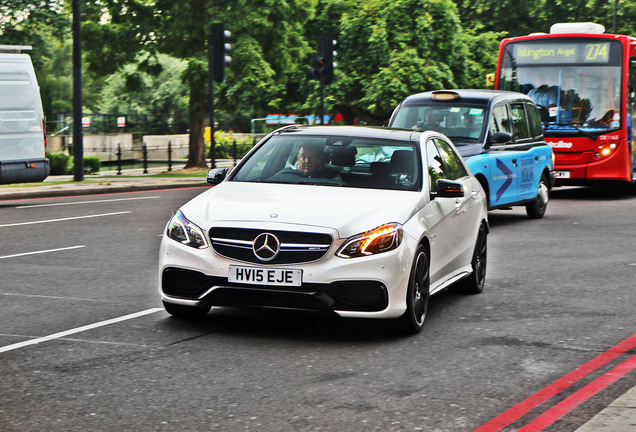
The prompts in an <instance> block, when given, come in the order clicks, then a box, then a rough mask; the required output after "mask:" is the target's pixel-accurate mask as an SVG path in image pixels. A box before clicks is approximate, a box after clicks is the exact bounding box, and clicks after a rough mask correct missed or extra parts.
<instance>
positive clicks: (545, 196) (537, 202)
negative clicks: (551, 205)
mask: <svg viewBox="0 0 636 432" xmlns="http://www.w3.org/2000/svg"><path fill="white" fill-rule="evenodd" d="M549 194H550V190H549V189H548V181H547V179H546V177H545V174H543V175H542V176H541V180H540V181H539V189H538V190H537V196H536V198H535V199H534V201H532V202H531V203H530V204H528V205H527V206H526V213H528V217H529V218H530V219H541V218H542V217H543V215H544V214H545V210H546V209H547V208H548V200H549Z"/></svg>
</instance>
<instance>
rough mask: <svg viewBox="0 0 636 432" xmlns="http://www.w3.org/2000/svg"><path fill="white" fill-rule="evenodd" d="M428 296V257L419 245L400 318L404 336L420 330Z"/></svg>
mask: <svg viewBox="0 0 636 432" xmlns="http://www.w3.org/2000/svg"><path fill="white" fill-rule="evenodd" d="M429 296H430V273H429V266H428V257H427V256H426V250H425V249H424V246H422V245H420V246H419V247H418V248H417V251H416V253H415V259H414V260H413V266H412V267H411V276H410V278H409V286H408V289H407V293H406V311H405V312H404V315H402V316H401V317H400V327H401V330H402V331H403V332H404V333H406V334H416V333H419V332H420V331H421V330H422V326H423V325H424V319H425V318H426V312H427V311H428V298H429Z"/></svg>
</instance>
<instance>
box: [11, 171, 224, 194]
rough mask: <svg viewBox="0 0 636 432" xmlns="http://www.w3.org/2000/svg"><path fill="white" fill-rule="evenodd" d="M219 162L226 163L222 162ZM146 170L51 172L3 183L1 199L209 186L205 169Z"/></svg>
mask: <svg viewBox="0 0 636 432" xmlns="http://www.w3.org/2000/svg"><path fill="white" fill-rule="evenodd" d="M225 165H228V163H226V164H225ZM218 166H220V167H222V166H224V165H223V164H222V163H219V164H218ZM229 166H231V164H229V165H228V167H229ZM181 168H183V167H182V166H175V167H173V170H174V171H176V172H178V170H180V169H181ZM143 171H144V170H143V169H141V168H137V169H128V170H122V171H120V173H121V174H118V171H100V172H99V173H98V174H96V175H85V176H84V181H81V182H74V181H73V179H74V177H73V176H72V175H57V176H49V177H47V178H46V179H45V180H44V181H43V182H41V183H30V184H28V185H26V184H21V185H20V186H15V187H12V186H11V185H0V201H14V200H22V199H33V198H51V197H63V196H79V195H97V194H107V193H120V192H135V191H149V190H157V189H175V188H187V187H198V186H208V184H207V182H206V178H205V177H206V175H205V174H206V173H205V172H204V173H202V174H201V176H199V177H177V176H175V177H154V175H156V174H159V173H162V172H166V171H167V167H155V168H148V170H147V171H148V173H146V174H144V172H143ZM175 175H176V173H175ZM60 182H63V183H60Z"/></svg>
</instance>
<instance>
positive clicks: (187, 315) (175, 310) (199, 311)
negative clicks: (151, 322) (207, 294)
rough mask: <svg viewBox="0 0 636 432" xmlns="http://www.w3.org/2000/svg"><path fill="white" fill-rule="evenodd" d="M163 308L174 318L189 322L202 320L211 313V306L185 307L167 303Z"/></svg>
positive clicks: (164, 303)
mask: <svg viewBox="0 0 636 432" xmlns="http://www.w3.org/2000/svg"><path fill="white" fill-rule="evenodd" d="M163 307H164V308H165V309H166V312H168V313H169V314H170V315H172V316H173V317H175V318H178V319H181V320H188V321H195V320H200V319H202V318H204V317H205V316H206V315H207V314H208V312H209V311H210V306H184V305H178V304H174V303H167V302H165V301H164V302H163Z"/></svg>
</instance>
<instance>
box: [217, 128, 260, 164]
mask: <svg viewBox="0 0 636 432" xmlns="http://www.w3.org/2000/svg"><path fill="white" fill-rule="evenodd" d="M253 146H254V140H253V138H251V136H249V135H245V136H244V137H243V138H242V139H238V138H237V137H236V136H235V135H234V134H232V133H231V131H230V133H226V132H223V131H215V132H214V157H215V159H241V158H242V157H243V156H245V155H246V154H247V152H248V151H250V150H251V149H252V147H253Z"/></svg>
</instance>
